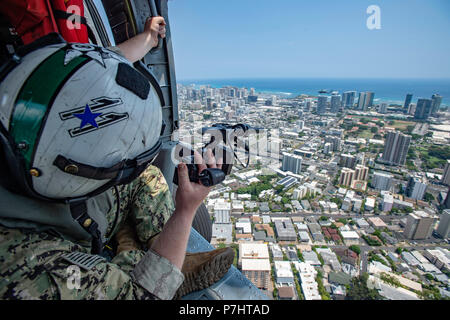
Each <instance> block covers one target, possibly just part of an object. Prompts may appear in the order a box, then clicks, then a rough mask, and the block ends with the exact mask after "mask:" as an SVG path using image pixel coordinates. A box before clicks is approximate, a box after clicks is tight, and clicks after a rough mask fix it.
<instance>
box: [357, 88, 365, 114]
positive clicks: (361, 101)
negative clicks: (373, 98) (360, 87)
mask: <svg viewBox="0 0 450 320" xmlns="http://www.w3.org/2000/svg"><path fill="white" fill-rule="evenodd" d="M366 97H367V95H366V92H360V93H359V98H358V110H365V107H366Z"/></svg>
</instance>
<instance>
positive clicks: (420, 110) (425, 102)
mask: <svg viewBox="0 0 450 320" xmlns="http://www.w3.org/2000/svg"><path fill="white" fill-rule="evenodd" d="M430 114H431V99H423V98H421V99H419V100H417V105H416V111H415V112H414V119H417V120H427V119H428V117H429V116H430Z"/></svg>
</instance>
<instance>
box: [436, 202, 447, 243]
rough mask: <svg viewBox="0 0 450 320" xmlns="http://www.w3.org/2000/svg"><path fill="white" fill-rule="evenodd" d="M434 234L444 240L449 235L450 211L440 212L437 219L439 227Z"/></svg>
mask: <svg viewBox="0 0 450 320" xmlns="http://www.w3.org/2000/svg"><path fill="white" fill-rule="evenodd" d="M436 233H437V234H438V235H439V236H441V237H442V238H444V239H446V238H448V237H449V235H450V210H449V209H446V210H444V211H443V212H442V214H441V215H440V219H439V225H438V227H437V230H436Z"/></svg>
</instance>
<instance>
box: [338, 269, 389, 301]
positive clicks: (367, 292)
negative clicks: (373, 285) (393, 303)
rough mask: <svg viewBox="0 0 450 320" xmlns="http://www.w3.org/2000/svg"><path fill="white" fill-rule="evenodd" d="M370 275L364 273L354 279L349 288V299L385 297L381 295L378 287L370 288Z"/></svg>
mask: <svg viewBox="0 0 450 320" xmlns="http://www.w3.org/2000/svg"><path fill="white" fill-rule="evenodd" d="M368 279H369V275H368V274H367V273H363V274H362V275H360V276H359V277H355V278H353V279H352V281H351V283H350V285H349V288H348V290H347V296H346V299H347V300H382V299H383V297H382V296H380V294H379V293H378V291H377V290H376V289H369V288H368V287H367V280H368Z"/></svg>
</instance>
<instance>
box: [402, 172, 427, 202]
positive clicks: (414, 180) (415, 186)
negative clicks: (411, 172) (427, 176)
mask: <svg viewBox="0 0 450 320" xmlns="http://www.w3.org/2000/svg"><path fill="white" fill-rule="evenodd" d="M426 190H427V184H426V183H425V181H424V179H423V178H421V177H419V176H411V177H409V179H408V184H407V186H406V196H407V197H409V198H412V199H415V200H422V199H423V196H424V195H425V191H426Z"/></svg>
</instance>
